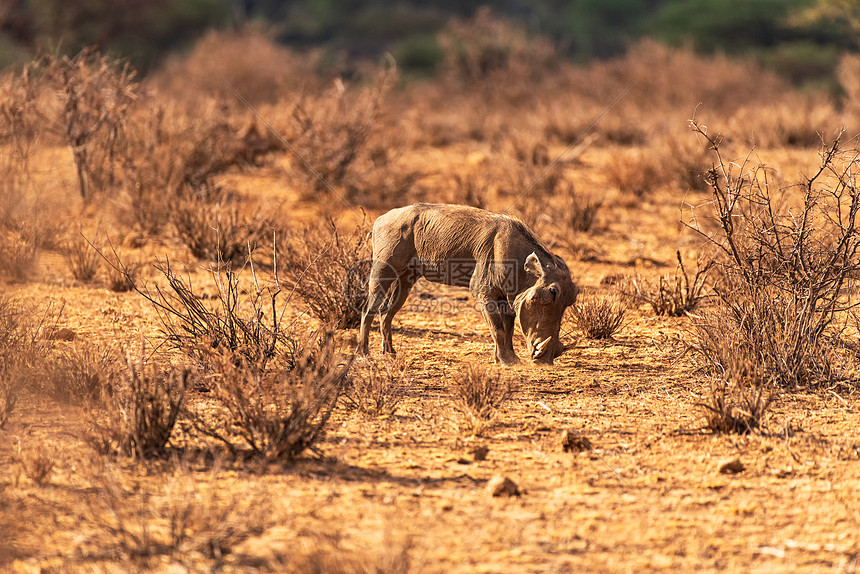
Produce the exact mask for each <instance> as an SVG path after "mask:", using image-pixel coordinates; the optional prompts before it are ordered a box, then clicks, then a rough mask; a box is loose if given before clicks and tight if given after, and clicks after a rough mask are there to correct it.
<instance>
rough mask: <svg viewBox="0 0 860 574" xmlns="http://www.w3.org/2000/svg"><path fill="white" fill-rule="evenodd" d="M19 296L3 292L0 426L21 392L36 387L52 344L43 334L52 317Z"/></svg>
mask: <svg viewBox="0 0 860 574" xmlns="http://www.w3.org/2000/svg"><path fill="white" fill-rule="evenodd" d="M51 314H52V310H51V308H50V307H49V308H48V309H47V310H46V311H45V312H44V313H43V314H42V315H41V316H39V315H38V313H37V312H36V311H35V310H34V309H31V308H28V307H27V306H26V305H25V304H24V303H22V302H21V301H20V300H18V299H14V298H11V297H7V296H6V295H4V294H0V428H3V426H4V425H5V424H6V423H7V422H8V421H9V417H10V416H11V415H12V411H13V410H14V409H15V406H16V405H17V403H18V399H19V398H20V396H21V394H22V393H23V392H24V391H25V390H26V389H30V388H35V387H36V386H37V383H38V379H39V375H40V374H41V373H42V371H43V369H44V360H45V356H46V355H47V354H48V352H49V350H50V348H51V345H50V342H48V341H46V340H45V339H44V338H43V337H42V333H43V327H44V326H45V325H46V323H48V322H49V320H51V319H52V317H51Z"/></svg>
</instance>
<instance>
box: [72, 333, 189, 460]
mask: <svg viewBox="0 0 860 574" xmlns="http://www.w3.org/2000/svg"><path fill="white" fill-rule="evenodd" d="M124 363H125V364H124V365H123V366H124V367H125V369H124V372H122V373H121V375H120V376H119V377H118V378H117V380H115V381H112V382H111V383H109V384H110V387H111V388H112V390H113V393H112V395H111V396H110V397H108V398H107V400H106V401H105V403H104V409H101V408H99V407H97V406H96V405H95V404H92V405H90V407H89V408H90V411H91V415H92V418H91V420H90V427H89V428H87V429H85V430H84V432H83V438H84V440H85V441H86V442H87V443H89V444H90V445H91V446H92V447H93V448H95V449H96V450H97V451H98V452H100V453H103V454H113V453H118V454H121V455H124V456H129V457H133V458H138V459H146V458H152V457H158V456H163V455H164V454H165V453H166V447H167V443H168V441H170V435H171V434H172V432H173V427H174V425H175V424H176V419H177V417H178V416H179V413H180V412H181V409H182V405H183V402H184V400H185V389H186V384H187V381H188V371H186V370H182V371H180V370H176V369H174V368H172V367H169V368H166V369H163V368H162V367H161V365H159V364H158V363H157V362H154V361H152V360H151V359H149V358H147V356H146V351H145V349H144V348H143V346H141V350H140V353H139V356H138V357H137V358H132V357H131V356H130V355H126V356H125V360H124Z"/></svg>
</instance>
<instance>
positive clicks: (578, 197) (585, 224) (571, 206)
mask: <svg viewBox="0 0 860 574" xmlns="http://www.w3.org/2000/svg"><path fill="white" fill-rule="evenodd" d="M601 207H603V200H602V199H596V198H595V197H594V196H592V195H587V194H579V193H576V192H575V191H574V190H573V188H571V190H570V193H567V194H566V195H565V196H563V198H562V204H561V209H560V210H559V211H558V212H557V213H558V214H559V215H558V218H559V219H560V223H561V225H562V228H563V229H564V230H566V231H567V233H568V234H569V235H575V234H578V233H588V232H589V231H591V229H592V227H594V222H595V220H596V219H597V214H598V212H599V211H600V208H601Z"/></svg>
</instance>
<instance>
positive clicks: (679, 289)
mask: <svg viewBox="0 0 860 574" xmlns="http://www.w3.org/2000/svg"><path fill="white" fill-rule="evenodd" d="M675 254H676V256H677V257H678V267H677V268H676V269H675V273H674V275H664V276H663V277H660V279H659V280H658V282H657V285H656V286H655V285H653V284H651V283H649V282H647V281H644V280H643V279H641V278H635V279H633V280H632V281H630V282H628V284H627V285H624V286H623V288H626V289H629V290H630V293H629V294H630V295H631V296H633V297H635V298H636V299H638V300H641V301H645V302H646V303H648V304H649V305H650V306H651V308H652V309H653V310H654V313H656V314H657V315H668V316H670V317H681V316H683V315H688V314H690V313H692V312H693V311H695V310H696V308H697V307H698V306H699V304H700V303H701V302H702V301H704V299H705V298H706V297H707V296H708V295H707V291H708V286H707V280H708V273H710V271H711V269H712V268H713V266H714V262H713V261H709V262H707V263H705V265H704V266H702V265H701V264H698V263H697V265H696V273H695V275H690V274H688V273H687V270H686V269H685V268H684V262H683V261H682V260H681V252H680V251H677V252H676V253H675Z"/></svg>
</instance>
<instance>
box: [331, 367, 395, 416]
mask: <svg viewBox="0 0 860 574" xmlns="http://www.w3.org/2000/svg"><path fill="white" fill-rule="evenodd" d="M409 367H410V365H409V364H408V363H406V362H404V361H403V360H402V359H392V358H389V357H383V358H382V359H381V360H379V361H375V360H368V362H367V363H366V367H365V368H363V369H362V368H354V369H353V375H352V380H351V381H350V384H349V385H348V386H347V387H346V390H345V391H344V395H343V398H344V399H345V401H346V404H347V405H348V406H349V407H350V408H353V409H356V410H358V411H359V412H361V413H363V414H366V415H370V416H391V415H393V414H394V412H395V411H396V410H397V407H398V406H399V404H400V401H402V400H403V398H404V397H405V396H406V392H405V391H406V388H405V387H406V385H407V378H408V376H409Z"/></svg>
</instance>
